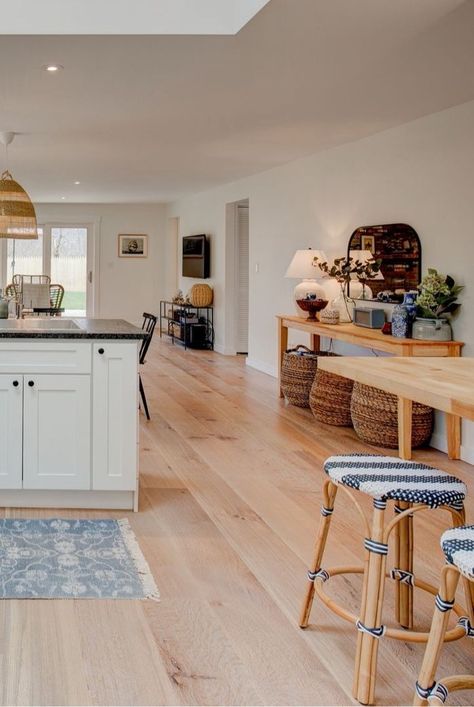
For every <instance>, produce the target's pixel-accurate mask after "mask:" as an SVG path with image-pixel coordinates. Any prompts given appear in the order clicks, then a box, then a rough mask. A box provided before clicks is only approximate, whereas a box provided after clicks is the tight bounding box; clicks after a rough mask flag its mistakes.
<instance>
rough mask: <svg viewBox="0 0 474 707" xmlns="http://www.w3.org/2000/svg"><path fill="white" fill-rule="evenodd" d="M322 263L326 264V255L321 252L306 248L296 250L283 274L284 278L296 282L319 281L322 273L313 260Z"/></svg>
mask: <svg viewBox="0 0 474 707" xmlns="http://www.w3.org/2000/svg"><path fill="white" fill-rule="evenodd" d="M315 258H318V260H319V261H320V262H322V263H325V262H327V258H326V255H325V253H324V251H322V250H313V249H312V248H306V249H304V250H297V251H296V253H295V254H294V256H293V259H292V261H291V263H290V264H289V266H288V269H287V271H286V273H285V277H292V278H295V279H298V280H319V279H320V278H322V277H323V272H322V270H320V269H319V268H318V266H317V264H316V263H315V262H314V259H315Z"/></svg>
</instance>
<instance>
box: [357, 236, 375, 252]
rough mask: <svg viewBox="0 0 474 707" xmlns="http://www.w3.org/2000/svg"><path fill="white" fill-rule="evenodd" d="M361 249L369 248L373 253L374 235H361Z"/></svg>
mask: <svg viewBox="0 0 474 707" xmlns="http://www.w3.org/2000/svg"><path fill="white" fill-rule="evenodd" d="M360 247H361V250H370V252H371V253H372V254H373V253H375V237H374V236H362V237H361V244H360Z"/></svg>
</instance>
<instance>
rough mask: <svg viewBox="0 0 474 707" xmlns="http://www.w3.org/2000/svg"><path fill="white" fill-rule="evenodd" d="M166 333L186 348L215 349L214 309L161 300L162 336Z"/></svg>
mask: <svg viewBox="0 0 474 707" xmlns="http://www.w3.org/2000/svg"><path fill="white" fill-rule="evenodd" d="M163 334H165V335H166V336H169V337H170V339H171V340H172V342H173V344H174V343H179V344H181V345H182V346H184V348H185V349H187V348H189V349H207V350H211V351H213V350H214V309H213V307H193V306H192V305H191V304H176V302H170V301H168V300H161V302H160V338H161V337H162V336H163Z"/></svg>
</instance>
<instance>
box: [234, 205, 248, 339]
mask: <svg viewBox="0 0 474 707" xmlns="http://www.w3.org/2000/svg"><path fill="white" fill-rule="evenodd" d="M235 243H236V253H235V264H236V276H235V290H236V327H235V331H236V342H235V349H236V352H237V353H248V348H249V343H248V336H249V207H248V204H238V205H237V228H236V238H235Z"/></svg>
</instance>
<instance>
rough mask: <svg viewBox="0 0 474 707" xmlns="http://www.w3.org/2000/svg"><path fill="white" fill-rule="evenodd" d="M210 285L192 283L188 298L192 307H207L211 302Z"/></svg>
mask: <svg viewBox="0 0 474 707" xmlns="http://www.w3.org/2000/svg"><path fill="white" fill-rule="evenodd" d="M212 295H213V292H212V287H209V285H203V284H199V285H193V286H192V287H191V290H190V292H189V299H190V301H191V304H192V305H193V307H209V306H210V305H211V304H212Z"/></svg>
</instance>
